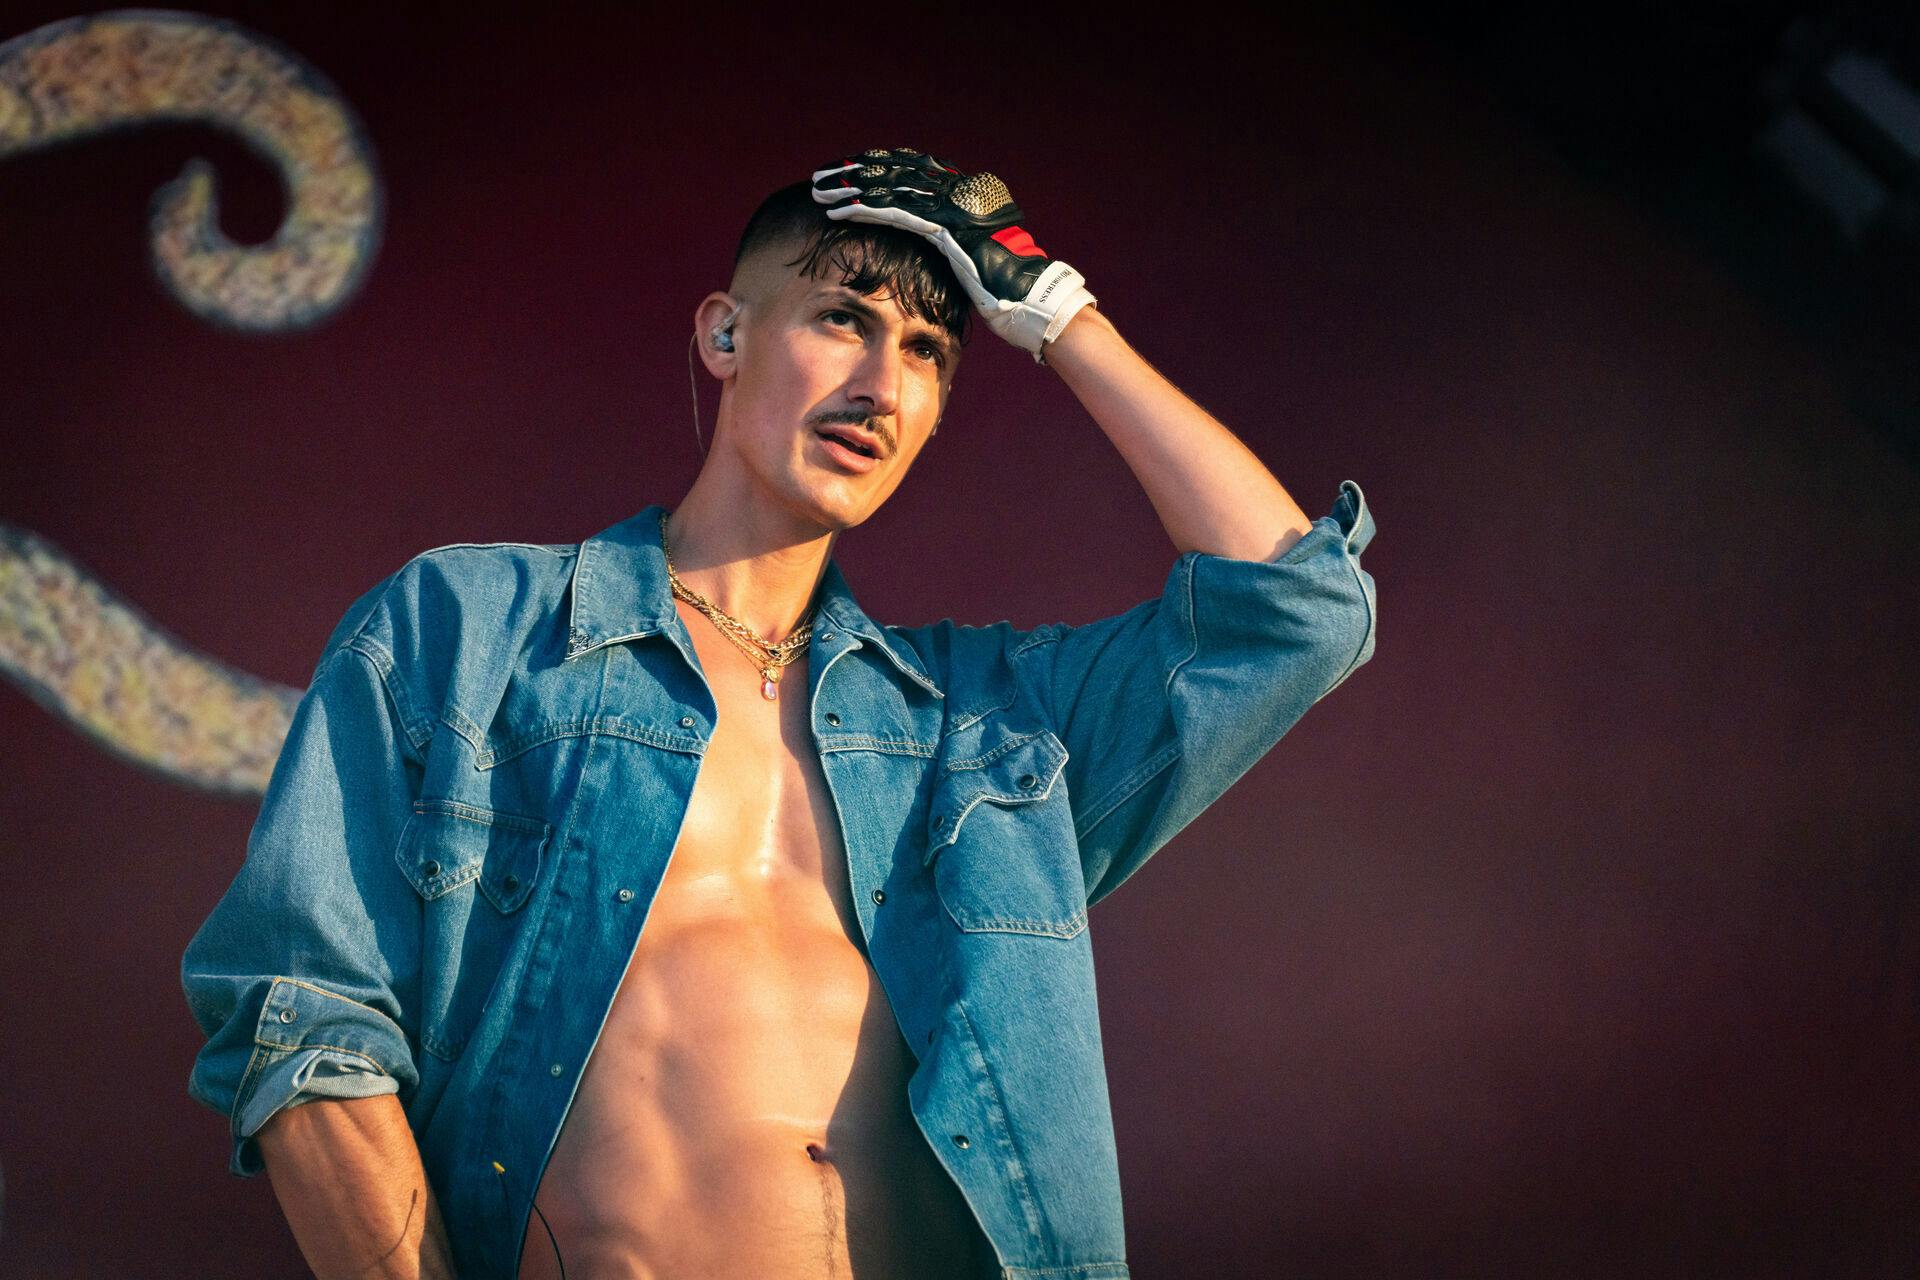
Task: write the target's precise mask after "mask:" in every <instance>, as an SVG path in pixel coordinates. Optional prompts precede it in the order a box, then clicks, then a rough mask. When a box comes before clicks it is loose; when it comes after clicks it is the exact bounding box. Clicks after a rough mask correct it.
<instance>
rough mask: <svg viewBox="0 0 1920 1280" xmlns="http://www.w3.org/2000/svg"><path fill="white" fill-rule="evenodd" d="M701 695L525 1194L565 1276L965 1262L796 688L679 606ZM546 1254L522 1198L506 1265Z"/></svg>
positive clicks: (969, 1270) (542, 1261)
mask: <svg viewBox="0 0 1920 1280" xmlns="http://www.w3.org/2000/svg"><path fill="white" fill-rule="evenodd" d="M679 609H680V612H681V617H682V620H683V621H684V622H685V623H686V625H687V629H688V631H689V632H690V633H691V635H692V637H693V640H694V645H695V650H696V652H697V653H698V655H699V658H700V661H701V666H702V668H703V671H704V672H705V674H706V676H707V682H708V685H709V687H710V688H711V689H712V691H713V695H714V698H715V701H716V704H717V709H718V719H717V723H716V727H715V730H714V733H713V737H712V740H711V742H710V743H709V744H708V747H707V750H706V752H705V755H704V758H703V760H702V763H701V766H700V772H699V776H698V781H697V783H696V784H695V787H694V791H693V795H692V797H691V800H690V802H689V807H688V810H687V814H686V819H685V822H684V824H683V826H682V828H681V830H680V834H679V838H678V841H677V843H676V844H675V846H674V849H673V853H672V855H671V857H670V860H669V862H668V867H667V872H666V875H665V878H664V879H663V880H662V882H661V884H660V888H659V891H658V893H657V895H656V896H655V898H654V900H653V903H652V905H651V907H650V908H649V911H648V914H647V917H646V922H645V926H644V929H643V931H642V933H641V936H640V939H639V942H638V944H637V946H636V947H635V949H634V952H633V955H632V958H631V961H630V964H629V966H628V969H627V971H626V974H625V976H624V978H623V979H622V982H621V985H620V989H619V992H618V994H617V995H616V997H615V999H614V1002H613V1005H612V1008H611V1010H610V1012H609V1013H608V1015H607V1021H606V1025H605V1027H604V1029H603V1031H602V1034H601V1037H600V1039H599V1041H598V1043H597V1045H596V1047H595V1049H594V1051H593V1055H592V1057H591V1059H590V1060H589V1061H588V1064H587V1067H586V1070H585V1073H584V1075H583V1077H582V1079H581V1082H580V1085H579V1089H578V1092H577V1093H576V1095H575V1097H574V1100H573V1103H572V1106H571V1108H570V1109H569V1111H568V1114H567V1119H566V1122H565V1124H564V1125H563V1127H562V1129H561V1132H560V1135H559V1138H558V1139H557V1141H556V1143H555V1146H554V1150H553V1153H552V1156H551V1159H550V1160H549V1162H548V1165H547V1169H546V1172H545V1174H544V1176H543V1178H542V1180H541V1183H540V1186H539V1190H538V1192H537V1194H536V1200H537V1203H538V1204H539V1206H540V1209H541V1211H542V1213H544V1215H545V1217H546V1219H547V1221H548V1223H549V1224H550V1225H551V1227H552V1230H553V1233H554V1236H555V1239H556V1241H557V1243H558V1246H559V1250H560V1253H561V1256H562V1257H563V1258H564V1260H565V1262H566V1263H567V1264H568V1268H569V1270H571V1271H572V1272H573V1273H574V1274H586V1275H593V1276H607V1277H649V1278H651V1277H673V1278H674V1280H682V1278H687V1277H700V1276H714V1277H731V1276H747V1275H765V1276H783V1277H799V1276H820V1277H826V1276H858V1275H872V1276H890V1275H912V1276H916V1277H926V1278H928V1280H937V1278H938V1277H943V1276H954V1277H968V1276H974V1275H978V1274H979V1273H980V1272H979V1268H980V1266H981V1264H982V1263H983V1262H984V1261H986V1260H987V1259H988V1258H989V1257H990V1255H991V1252H992V1251H991V1247H990V1246H989V1245H987V1244H986V1242H985V1240H984V1237H982V1236H981V1235H980V1232H979V1227H978V1225H977V1223H976V1222H975V1219H974V1216H973V1213H972V1211H971V1209H969V1207H968V1205H967V1203H966V1201H965V1199H964V1198H963V1197H962V1196H961V1194H960V1191H959V1189H958V1187H957V1186H956V1185H955V1184H954V1182H953V1180H952V1179H951V1178H950V1177H949V1176H948V1175H947V1173H946V1172H945V1170H944V1169H943V1168H942V1167H941V1166H940V1164H939V1162H938V1160H937V1159H936V1158H935V1156H934V1154H933V1152H932V1150H931V1149H930V1147H929V1145H928V1142H927V1140H926V1138H925V1137H924V1136H923V1134H922V1133H921V1131H920V1129H919V1126H918V1124H917V1123H916V1121H915V1119H914V1117H913V1114H912V1112H911V1111H910V1110H909V1107H908V1104H907V1090H906V1084H907V1079H908V1077H909V1075H910V1074H911V1073H912V1071H913V1068H914V1065H915V1061H914V1057H913V1055H912V1052H911V1051H910V1050H909V1048H908V1046H907V1044H906V1041H905V1040H904V1038H903V1037H902V1035H901V1032H900V1028H899V1026H898V1024H897V1023H896V1020H895V1017H894V1014H893V1011H892V1009H891V1008H890V1006H889V1004H888V1001H887V998H886V995H885V994H884V992H883V991H882V989H881V985H880V982H879V979H878V978H877V976H876V975H875V973H874V970H873V967H872V965H871V963H870V962H869V960H868V958H867V956H866V954H865V950H864V945H863V940H862V933H861V929H860V925H859V922H858V920H857V918H856V915H855V913H854V910H853V906H852V903H851V900H850V896H849V884H848V873H847V861H846V852H845V848H844V845H843V842H842V838H841V833H840V821H839V815H838V813H837V812H836V809H835V806H834V801H833V797H832V795H831V793H830V792H829V790H828V788H827V784H826V780H825V778H824V777H823V776H822V774H821V771H820V761H819V756H818V753H817V751H816V749H815V746H814V744H813V742H812V737H811V731H810V729H809V715H808V706H807V689H808V684H809V682H808V671H807V664H808V660H807V658H806V657H805V656H803V657H802V658H801V659H799V660H798V661H796V662H794V663H793V664H792V665H790V666H789V667H788V668H787V669H786V670H785V671H784V672H783V673H782V679H781V681H780V697H779V698H778V700H776V701H772V702H769V701H767V700H766V699H764V698H763V697H761V695H760V692H759V684H760V679H759V675H758V673H757V671H756V670H755V668H754V667H753V665H752V664H751V663H750V662H749V661H748V659H747V657H746V655H745V654H743V653H742V652H740V651H739V650H738V649H736V648H734V647H733V646H732V645H731V644H730V643H728V642H727V641H726V640H725V639H724V638H722V637H721V636H720V635H719V633H718V632H717V631H716V630H715V629H714V627H713V625H712V624H711V623H710V622H709V621H708V620H707V619H706V618H704V617H703V616H701V615H700V614H699V613H698V611H696V610H694V609H693V608H692V607H691V606H688V605H685V604H681V605H680V606H679ZM557 1274H558V1270H557V1268H556V1266H555V1258H554V1248H553V1245H551V1244H550V1243H549V1242H548V1239H547V1232H546V1231H545V1230H544V1229H543V1228H542V1227H541V1225H540V1224H539V1222H538V1220H537V1219H534V1218H532V1216H531V1215H529V1223H528V1229H527V1231H526V1234H525V1236H524V1242H523V1247H522V1251H521V1261H520V1275H521V1276H522V1277H526V1278H528V1280H532V1278H535V1277H538V1278H540V1280H544V1278H545V1277H548V1276H554V1275H557Z"/></svg>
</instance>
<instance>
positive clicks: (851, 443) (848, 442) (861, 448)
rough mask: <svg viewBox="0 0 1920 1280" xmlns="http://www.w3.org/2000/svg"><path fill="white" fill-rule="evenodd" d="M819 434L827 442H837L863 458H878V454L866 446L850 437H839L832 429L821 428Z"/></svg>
mask: <svg viewBox="0 0 1920 1280" xmlns="http://www.w3.org/2000/svg"><path fill="white" fill-rule="evenodd" d="M819 433H820V435H822V436H824V437H826V438H827V439H829V440H835V441H838V442H839V443H840V444H842V445H844V446H845V447H846V448H848V449H851V450H852V451H853V452H855V453H857V454H860V455H862V456H863V457H868V458H878V457H879V456H880V454H879V453H878V452H877V451H876V450H874V449H870V448H868V447H867V446H866V445H864V444H861V443H860V442H859V441H858V440H855V439H854V438H853V437H852V436H847V435H841V434H840V433H839V432H838V431H835V430H834V429H833V428H832V427H821V428H820V432H819Z"/></svg>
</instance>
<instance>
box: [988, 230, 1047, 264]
mask: <svg viewBox="0 0 1920 1280" xmlns="http://www.w3.org/2000/svg"><path fill="white" fill-rule="evenodd" d="M993 238H994V239H995V240H997V241H998V242H999V243H1000V244H1002V245H1003V246H1005V247H1006V249H1007V251H1008V252H1009V253H1015V254H1018V255H1019V256H1020V257H1022V258H1044V257H1046V256H1047V251H1046V250H1045V249H1042V248H1041V247H1040V246H1039V245H1037V244H1035V243H1034V242H1033V237H1032V236H1030V235H1028V234H1027V230H1026V228H1025V227H1008V228H1006V229H1005V230H1002V231H996V232H994V233H993Z"/></svg>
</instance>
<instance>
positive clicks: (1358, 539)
mask: <svg viewBox="0 0 1920 1280" xmlns="http://www.w3.org/2000/svg"><path fill="white" fill-rule="evenodd" d="M1373 532H1374V524H1373V516H1372V513H1371V512H1370V511H1369V510H1368V508H1367V502H1366V498H1365V496H1364V495H1363V494H1362V493H1361V491H1360V486H1359V485H1357V484H1355V483H1354V482H1353V481H1351V480H1348V481H1344V482H1343V483H1342V484H1341V486H1340V492H1339V495H1338V497H1337V498H1336V500H1335V502H1334V506H1333V510H1332V511H1331V513H1329V514H1328V515H1325V516H1322V517H1320V518H1319V519H1318V520H1315V521H1314V522H1313V528H1312V529H1311V530H1310V531H1309V532H1308V533H1306V534H1305V535H1304V536H1302V537H1301V538H1300V539H1299V540H1298V541H1296V542H1295V543H1294V544H1293V545H1292V546H1291V547H1289V548H1287V550H1286V551H1285V552H1283V553H1282V554H1281V555H1279V556H1277V557H1275V558H1274V559H1272V560H1233V559H1228V558H1226V557H1223V556H1215V555H1208V554H1205V553H1203V552H1188V553H1186V554H1184V555H1182V556H1181V557H1180V558H1179V559H1178V560H1177V561H1176V562H1175V563H1174V566H1173V568H1172V570H1171V571H1170V572H1169V573H1168V575H1167V580H1166V586H1165V589H1164V590H1163V591H1162V593H1161V595H1160V597H1159V598H1158V599H1156V600H1150V601H1147V602H1145V603H1143V604H1141V605H1138V606H1136V607H1135V608H1133V609H1130V610H1128V611H1127V612H1126V613H1123V614H1120V615H1118V616H1116V617H1112V618H1104V619H1101V620H1099V621H1097V622H1092V623H1087V624H1085V625H1081V626H1074V625H1069V624H1066V623H1055V624H1052V625H1050V626H1046V627H1041V628H1038V629H1036V630H1034V631H1031V632H1025V633H1017V635H1016V637H1015V640H1014V642H1013V643H1012V644H1011V646H1010V648H1011V657H1012V661H1013V664H1014V668H1015V670H1016V671H1017V672H1018V673H1019V675H1020V677H1021V680H1022V682H1023V683H1024V684H1025V685H1026V686H1027V687H1028V688H1030V689H1031V690H1032V691H1033V693H1034V694H1035V695H1036V697H1037V698H1038V700H1039V702H1040V704H1041V706H1042V707H1044V708H1045V709H1046V712H1047V715H1048V717H1049V719H1050V721H1051V723H1052V725H1053V728H1054V731H1055V733H1056V734H1057V735H1058V737H1059V738H1060V740H1061V742H1062V744H1063V745H1064V746H1065V747H1066V748H1067V753H1068V758H1067V762H1066V765H1065V774H1066V779H1067V788H1068V795H1069V797H1070V799H1071V804H1072V807H1073V815H1074V830H1075V834H1076V835H1077V837H1078V839H1079V844H1080V857H1081V864H1082V870H1083V872H1084V874H1085V880H1086V887H1087V901H1088V903H1089V904H1091V903H1094V902H1097V901H1099V900H1100V899H1101V898H1103V897H1105V896H1106V895H1107V894H1109V893H1111V892H1113V890H1114V889H1115V888H1117V887H1118V886H1119V885H1120V884H1121V883H1122V882H1123V881H1125V880H1126V879H1127V877H1128V876H1131V875H1132V874H1133V873H1134V872H1135V871H1137V870H1138V869H1139V868H1140V866H1141V865H1142V864H1143V863H1145V862H1146V860H1147V859H1148V858H1150V857H1151V856H1152V855H1153V854H1154V853H1155V852H1156V851H1157V850H1158V849H1160V847H1161V846H1162V845H1164V844H1166V842H1167V841H1168V840H1170V839H1171V838H1172V837H1173V836H1174V835H1175V834H1176V833H1177V832H1179V831H1180V830H1181V828H1183V827H1185V826H1186V825H1187V824H1188V823H1189V822H1191V821H1193V819H1194V818H1196V817H1197V816H1199V814H1200V813H1201V811H1202V810H1204V809H1205V808H1206V807H1207V806H1208V805H1210V804H1212V803H1213V802H1214V801H1215V800H1217V799H1218V798H1219V797H1220V796H1221V795H1222V794H1223V793H1224V792H1225V791H1226V789H1227V788H1228V787H1230V786H1231V785H1232V784H1233V783H1234V782H1235V781H1237V780H1238V779H1239V778H1240V777H1241V775H1243V774H1245V773H1246V772H1247V770H1248V769H1250V768H1252V767H1253V765H1254V764H1255V763H1256V762H1257V761H1258V760H1259V759H1260V758H1261V757H1262V756H1263V755H1265V754H1266V753H1267V751H1268V750H1269V749H1270V748H1272V746H1273V745H1274V744H1275V743H1276V742H1278V741H1279V740H1280V738H1281V736H1282V735H1283V734H1285V733H1286V732H1287V731H1288V730H1289V729H1291V728H1292V727H1293V725H1294V724H1295V723H1297V722H1298V721H1299V719H1300V717H1301V716H1303V715H1304V714H1305V713H1306V711H1307V709H1308V708H1310V707H1311V706H1313V704H1314V703H1316V702H1318V701H1319V700H1320V699H1321V698H1323V697H1325V696H1326V695H1327V694H1328V693H1330V692H1332V691H1333V689H1335V688H1336V687H1338V686H1339V685H1340V684H1341V682H1343V681H1344V680H1346V679H1347V677H1348V676H1350V675H1352V674H1353V672H1354V671H1355V670H1356V669H1357V668H1359V666H1360V665H1361V664H1362V663H1364V662H1366V661H1367V660H1368V659H1369V658H1371V657H1372V656H1373V650H1374V629H1375V593H1374V585H1373V578H1372V577H1371V576H1370V575H1369V574H1368V573H1367V572H1366V571H1365V570H1363V569H1362V568H1361V567H1360V553H1361V551H1363V550H1364V549H1365V548H1366V545H1367V543H1368V542H1369V541H1371V540H1372V538H1373Z"/></svg>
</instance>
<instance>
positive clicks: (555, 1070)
mask: <svg viewBox="0 0 1920 1280" xmlns="http://www.w3.org/2000/svg"><path fill="white" fill-rule="evenodd" d="M566 1070H567V1069H566V1068H565V1067H563V1066H561V1065H560V1064H559V1063H557V1062H556V1063H554V1064H553V1065H552V1066H550V1067H548V1068H547V1074H548V1075H550V1076H554V1077H559V1076H562V1075H565V1074H566Z"/></svg>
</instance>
